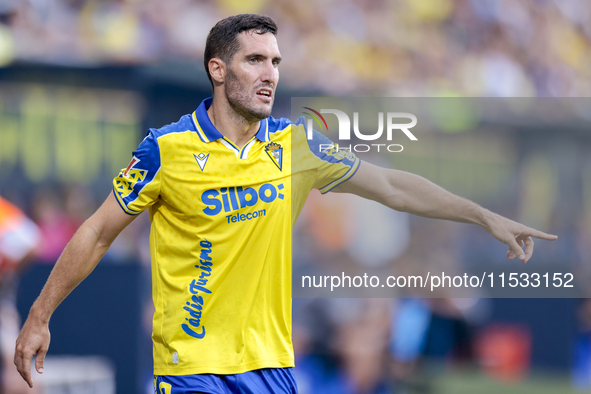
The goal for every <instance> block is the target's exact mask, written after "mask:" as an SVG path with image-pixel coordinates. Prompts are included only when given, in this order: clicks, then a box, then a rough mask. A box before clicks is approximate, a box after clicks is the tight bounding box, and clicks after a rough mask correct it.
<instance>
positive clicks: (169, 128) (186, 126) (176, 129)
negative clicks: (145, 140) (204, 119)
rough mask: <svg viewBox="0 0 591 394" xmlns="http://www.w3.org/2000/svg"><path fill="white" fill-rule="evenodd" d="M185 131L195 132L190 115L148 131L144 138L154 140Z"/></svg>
mask: <svg viewBox="0 0 591 394" xmlns="http://www.w3.org/2000/svg"><path fill="white" fill-rule="evenodd" d="M187 131H196V128H195V123H194V122H193V118H192V115H190V114H187V115H183V116H182V117H181V118H180V119H179V120H178V121H176V122H174V123H170V124H167V125H166V126H163V127H160V128H159V129H150V130H148V133H147V135H146V137H150V135H151V136H152V138H154V139H156V140H157V139H158V138H160V137H164V136H169V135H173V134H176V133H184V132H187Z"/></svg>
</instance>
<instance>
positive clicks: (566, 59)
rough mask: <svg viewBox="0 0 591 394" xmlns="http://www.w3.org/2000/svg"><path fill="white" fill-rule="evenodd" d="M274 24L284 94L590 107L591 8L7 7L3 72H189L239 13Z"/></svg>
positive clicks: (23, 0) (580, 0)
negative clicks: (214, 33) (121, 68)
mask: <svg viewBox="0 0 591 394" xmlns="http://www.w3.org/2000/svg"><path fill="white" fill-rule="evenodd" d="M243 12H250V13H263V14H267V15H270V16H272V17H273V18H275V20H276V22H277V24H278V26H279V35H278V37H279V44H280V49H281V50H282V55H283V57H284V59H285V61H284V62H283V63H282V66H281V72H282V78H283V82H282V83H283V84H284V86H289V87H291V88H297V89H300V90H301V89H303V90H309V91H314V92H318V91H320V92H324V93H328V94H347V93H349V94H350V93H355V94H358V95H362V94H378V95H388V96H392V95H394V96H449V95H467V96H557V97H560V96H588V95H589V93H590V92H591V68H590V67H589V66H588V65H589V64H590V63H591V50H590V49H591V3H589V2H588V1H585V0H422V1H413V0H395V1H387V0H378V1H374V0H371V1H370V0H346V1H336V0H320V1H312V0H299V1H293V0H276V1H271V0H255V1H249V2H243V1H240V0H220V1H211V0H167V1H160V0H105V1H94V0H4V1H2V2H1V3H0V64H4V65H8V64H11V63H14V62H35V63H37V62H41V63H48V64H58V65H68V66H96V65H104V64H122V65H128V64H148V63H153V62H164V63H165V62H169V61H175V62H179V61H181V62H187V63H192V64H193V65H194V67H196V68H198V69H202V67H203V66H202V65H201V64H202V56H203V50H204V45H205V39H206V36H207V33H208V32H209V29H210V28H211V27H212V26H213V25H214V24H215V23H216V22H217V21H218V20H219V19H221V18H223V17H225V16H228V15H231V14H237V13H243Z"/></svg>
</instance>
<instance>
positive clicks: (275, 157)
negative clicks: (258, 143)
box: [265, 142, 283, 171]
mask: <svg viewBox="0 0 591 394" xmlns="http://www.w3.org/2000/svg"><path fill="white" fill-rule="evenodd" d="M265 152H267V155H268V156H269V157H270V158H271V161H272V162H273V163H274V164H275V165H276V166H277V168H279V171H281V167H282V166H283V148H282V147H281V145H279V144H278V143H276V142H269V143H268V144H267V145H265Z"/></svg>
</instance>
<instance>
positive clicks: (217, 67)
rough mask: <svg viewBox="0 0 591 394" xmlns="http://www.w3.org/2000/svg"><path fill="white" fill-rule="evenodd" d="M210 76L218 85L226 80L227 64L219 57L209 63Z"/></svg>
mask: <svg viewBox="0 0 591 394" xmlns="http://www.w3.org/2000/svg"><path fill="white" fill-rule="evenodd" d="M207 66H208V67H209V75H211V79H213V80H214V81H215V82H217V83H223V82H224V80H225V79H226V63H225V62H224V61H223V60H222V59H220V58H219V57H214V58H213V59H210V60H209V63H207Z"/></svg>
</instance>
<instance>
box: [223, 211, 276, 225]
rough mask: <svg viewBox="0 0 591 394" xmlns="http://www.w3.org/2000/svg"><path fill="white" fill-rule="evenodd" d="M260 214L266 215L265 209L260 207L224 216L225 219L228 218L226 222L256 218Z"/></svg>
mask: <svg viewBox="0 0 591 394" xmlns="http://www.w3.org/2000/svg"><path fill="white" fill-rule="evenodd" d="M261 216H267V210H266V209H261V210H260V211H254V212H249V213H237V214H235V215H228V216H226V219H228V223H238V222H245V221H247V220H252V219H256V218H259V217H261Z"/></svg>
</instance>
